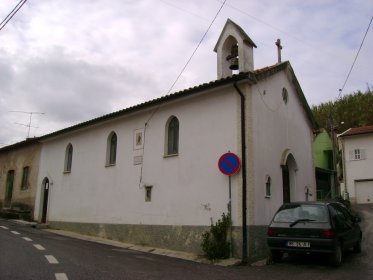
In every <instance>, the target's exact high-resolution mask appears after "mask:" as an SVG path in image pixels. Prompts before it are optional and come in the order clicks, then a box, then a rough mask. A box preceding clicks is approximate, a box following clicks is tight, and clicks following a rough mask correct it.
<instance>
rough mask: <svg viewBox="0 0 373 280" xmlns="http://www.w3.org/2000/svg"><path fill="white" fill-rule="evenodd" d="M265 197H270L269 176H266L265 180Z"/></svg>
mask: <svg viewBox="0 0 373 280" xmlns="http://www.w3.org/2000/svg"><path fill="white" fill-rule="evenodd" d="M266 197H267V198H269V197H271V177H270V176H267V181H266Z"/></svg>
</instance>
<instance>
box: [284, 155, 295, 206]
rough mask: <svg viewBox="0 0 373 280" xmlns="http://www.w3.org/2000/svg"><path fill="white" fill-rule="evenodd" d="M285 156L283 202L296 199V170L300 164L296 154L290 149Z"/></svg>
mask: <svg viewBox="0 0 373 280" xmlns="http://www.w3.org/2000/svg"><path fill="white" fill-rule="evenodd" d="M283 158H284V161H283V164H282V165H281V168H282V189H283V203H289V202H291V201H294V200H296V181H297V180H296V177H297V176H296V172H297V170H298V166H297V162H296V161H295V158H294V156H293V155H292V154H291V153H289V152H288V151H287V153H286V154H285V156H284V157H283Z"/></svg>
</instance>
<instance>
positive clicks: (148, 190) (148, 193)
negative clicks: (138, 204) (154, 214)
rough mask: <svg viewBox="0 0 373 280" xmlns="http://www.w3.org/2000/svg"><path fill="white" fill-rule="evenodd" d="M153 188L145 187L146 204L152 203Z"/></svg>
mask: <svg viewBox="0 0 373 280" xmlns="http://www.w3.org/2000/svg"><path fill="white" fill-rule="evenodd" d="M152 188H153V187H152V186H145V202H150V201H152Z"/></svg>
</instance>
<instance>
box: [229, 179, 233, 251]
mask: <svg viewBox="0 0 373 280" xmlns="http://www.w3.org/2000/svg"><path fill="white" fill-rule="evenodd" d="M231 177H232V176H229V205H228V211H229V230H230V241H231V242H230V243H231V253H230V255H231V257H232V256H233V236H232V224H233V223H232V181H231Z"/></svg>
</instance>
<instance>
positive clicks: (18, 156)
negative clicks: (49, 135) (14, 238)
mask: <svg viewBox="0 0 373 280" xmlns="http://www.w3.org/2000/svg"><path fill="white" fill-rule="evenodd" d="M40 148H41V145H40V144H39V143H38V141H37V139H36V138H30V139H27V140H25V141H22V142H19V143H16V144H13V145H9V146H6V147H3V148H1V149H0V210H1V211H2V212H10V213H13V214H20V215H21V216H22V218H26V219H32V218H33V214H34V204H35V194H36V189H37V184H36V183H37V178H38V169H39V158H40Z"/></svg>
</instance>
